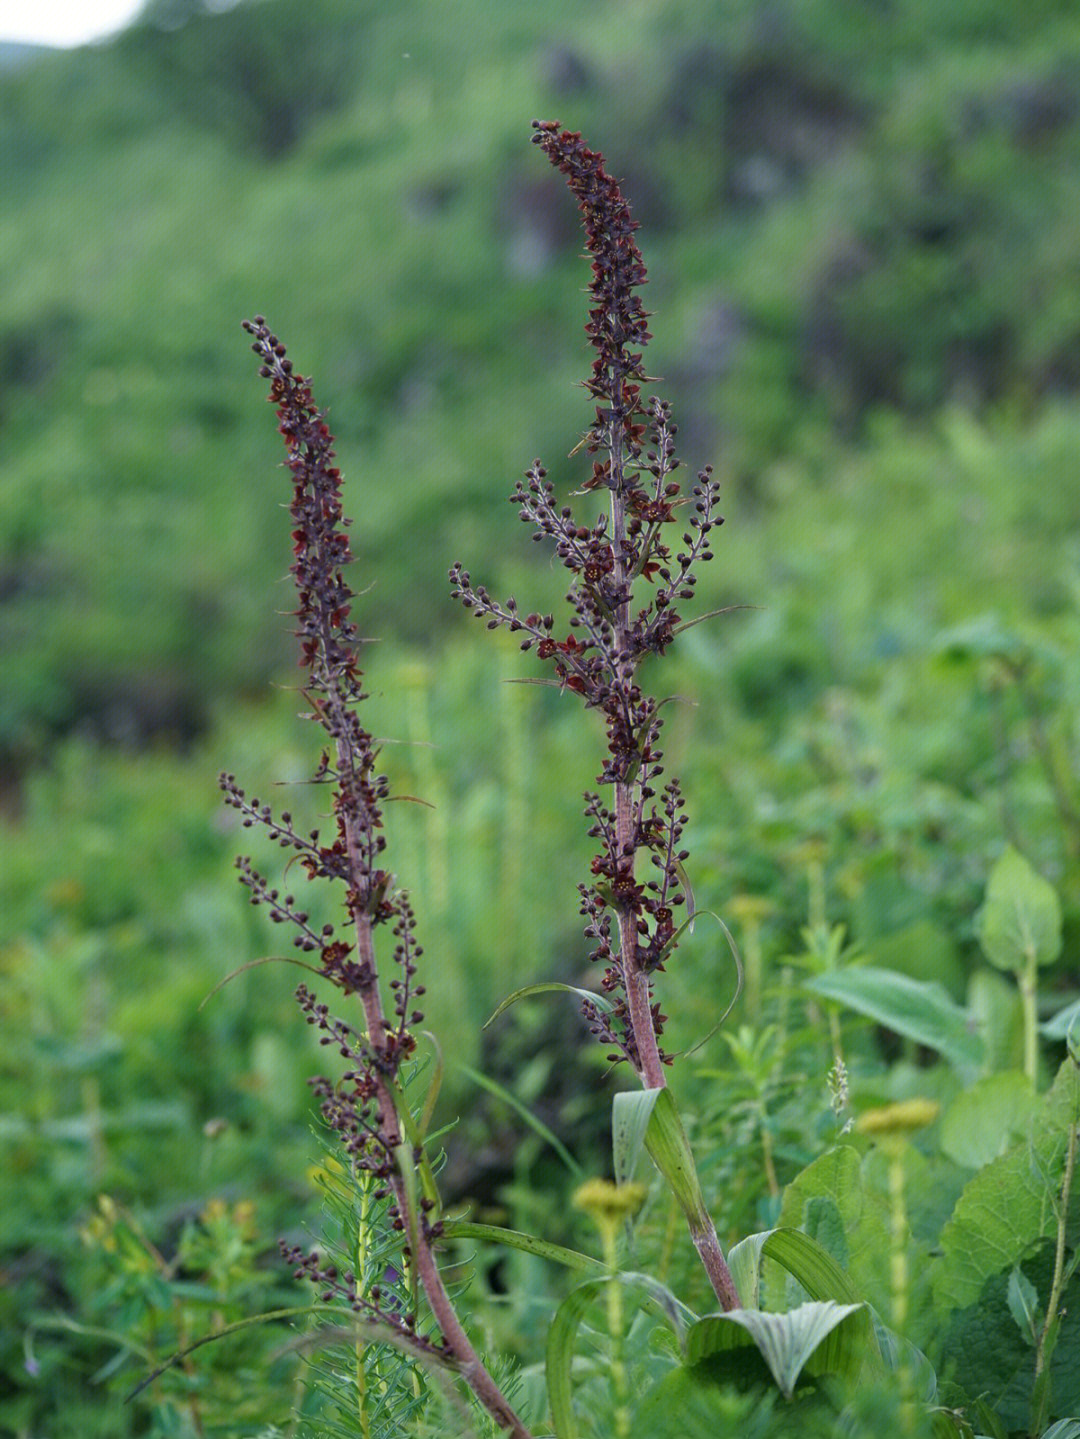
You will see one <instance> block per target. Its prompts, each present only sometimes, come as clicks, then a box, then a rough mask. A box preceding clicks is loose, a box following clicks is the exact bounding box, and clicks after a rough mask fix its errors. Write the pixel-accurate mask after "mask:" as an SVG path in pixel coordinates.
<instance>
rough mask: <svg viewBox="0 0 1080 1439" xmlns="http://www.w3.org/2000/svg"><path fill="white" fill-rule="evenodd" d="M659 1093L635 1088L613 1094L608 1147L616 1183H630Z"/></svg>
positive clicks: (658, 1091) (655, 1090) (659, 1091)
mask: <svg viewBox="0 0 1080 1439" xmlns="http://www.w3.org/2000/svg"><path fill="white" fill-rule="evenodd" d="M661 1093H662V1091H661V1090H659V1089H635V1090H627V1091H625V1092H624V1093H622V1094H617V1095H616V1096H615V1099H614V1102H613V1103H612V1106H611V1151H612V1157H613V1160H614V1167H615V1183H616V1184H629V1182H630V1180H631V1179H633V1177H634V1170H635V1169H636V1168H637V1162H638V1158H639V1157H640V1155H641V1147H642V1145H643V1144H644V1143H645V1132H646V1130H647V1129H648V1127H649V1121H650V1120H651V1119H652V1113H653V1110H654V1109H655V1107H656V1101H657V1098H658V1097H659V1095H660V1094H661Z"/></svg>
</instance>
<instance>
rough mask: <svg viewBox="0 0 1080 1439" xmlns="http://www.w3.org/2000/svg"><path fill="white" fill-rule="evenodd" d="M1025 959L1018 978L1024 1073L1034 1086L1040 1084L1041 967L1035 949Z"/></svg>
mask: <svg viewBox="0 0 1080 1439" xmlns="http://www.w3.org/2000/svg"><path fill="white" fill-rule="evenodd" d="M1024 959H1025V962H1024V968H1023V969H1022V970H1021V971H1020V974H1019V975H1018V976H1017V978H1018V980H1019V983H1020V1003H1021V1005H1022V1006H1023V1013H1024V1073H1025V1074H1026V1075H1027V1077H1028V1079H1030V1080H1031V1082H1032V1084H1033V1085H1034V1084H1036V1083H1037V1082H1038V1069H1039V1015H1038V1009H1037V1006H1036V993H1037V990H1038V983H1039V965H1038V957H1037V955H1036V953H1035V951H1034V949H1031V950H1029V951H1028V953H1027V954H1026V955H1025V956H1024Z"/></svg>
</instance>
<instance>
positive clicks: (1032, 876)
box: [976, 847, 1061, 972]
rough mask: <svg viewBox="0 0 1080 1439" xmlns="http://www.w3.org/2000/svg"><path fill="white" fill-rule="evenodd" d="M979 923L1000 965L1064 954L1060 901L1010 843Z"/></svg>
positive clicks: (1013, 966) (993, 874)
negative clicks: (1062, 948) (1062, 951)
mask: <svg viewBox="0 0 1080 1439" xmlns="http://www.w3.org/2000/svg"><path fill="white" fill-rule="evenodd" d="M976 928H977V930H978V934H979V943H980V944H981V945H982V947H983V953H984V954H985V955H986V957H987V959H988V960H989V961H990V963H991V964H993V965H996V966H997V968H998V969H1007V970H1012V971H1014V972H1019V971H1020V970H1022V969H1023V968H1024V966H1025V965H1026V964H1028V963H1029V962H1033V963H1034V964H1039V965H1042V964H1052V963H1053V962H1054V960H1055V959H1057V957H1058V955H1059V954H1060V953H1061V905H1060V904H1059V903H1058V897H1057V893H1056V892H1055V890H1054V887H1053V885H1052V884H1048V883H1047V881H1046V880H1045V879H1043V877H1042V875H1041V874H1038V873H1037V872H1036V871H1035V870H1034V869H1032V867H1031V865H1030V864H1029V863H1028V862H1027V860H1026V859H1025V858H1024V856H1023V855H1022V854H1020V853H1018V852H1017V851H1016V850H1015V849H1012V848H1011V847H1010V848H1009V849H1007V850H1006V851H1005V853H1004V854H1003V855H1002V856H1001V858H1000V859H999V860H998V862H997V864H995V865H994V868H993V869H992V870H991V871H990V879H989V881H988V883H987V886H986V903H985V904H984V905H983V907H982V909H981V910H980V911H979V915H978V920H977V923H976Z"/></svg>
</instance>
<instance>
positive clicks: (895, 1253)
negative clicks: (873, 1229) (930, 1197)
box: [888, 1147, 910, 1332]
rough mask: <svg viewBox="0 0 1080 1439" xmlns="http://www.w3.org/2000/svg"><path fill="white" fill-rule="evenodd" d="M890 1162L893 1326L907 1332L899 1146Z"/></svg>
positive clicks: (904, 1221)
mask: <svg viewBox="0 0 1080 1439" xmlns="http://www.w3.org/2000/svg"><path fill="white" fill-rule="evenodd" d="M888 1159H889V1219H890V1229H891V1231H892V1235H891V1237H892V1246H891V1250H890V1254H889V1278H890V1283H891V1288H892V1322H893V1327H894V1328H895V1329H897V1330H898V1331H901V1332H902V1331H903V1328H904V1325H905V1324H906V1323H907V1316H908V1294H909V1289H910V1284H909V1274H908V1252H907V1245H908V1217H907V1201H906V1198H905V1195H904V1157H903V1150H902V1149H901V1148H899V1147H897V1148H895V1149H892V1150H891V1152H890V1153H889V1156H888Z"/></svg>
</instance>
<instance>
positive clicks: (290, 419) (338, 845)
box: [220, 315, 530, 1439]
mask: <svg viewBox="0 0 1080 1439" xmlns="http://www.w3.org/2000/svg"><path fill="white" fill-rule="evenodd" d="M244 328H245V329H246V330H247V331H248V333H249V334H250V335H251V336H252V337H253V344H252V349H253V350H254V351H255V353H256V354H257V355H258V357H259V359H260V361H261V364H260V367H259V373H260V374H261V375H262V376H263V378H264V379H267V380H269V381H270V396H269V398H270V401H271V403H272V404H273V405H274V406H275V407H276V410H277V418H278V430H279V432H280V434H281V436H282V438H283V439H284V441H285V450H286V466H287V468H288V469H289V471H290V473H291V475H292V481H293V494H292V503H291V505H290V514H291V516H292V522H293V530H292V541H293V563H292V576H293V580H294V582H295V585H296V592H297V597H298V604H297V608H296V610H295V612H294V613H295V616H296V621H297V626H296V633H297V636H298V638H299V640H300V664H301V666H302V667H303V668H304V669H305V670H306V672H307V674H306V679H305V683H304V685H303V694H304V697H305V700H306V702H307V705H308V712H307V716H306V717H307V718H309V719H312V720H314V721H315V722H316V723H317V724H318V725H319V727H320V728H321V729H322V731H323V734H324V736H325V747H324V748H323V750H322V754H321V756H320V759H319V762H318V766H317V768H316V770H315V774H314V776H313V780H314V782H315V783H316V784H321V785H328V786H330V787H331V789H332V794H333V802H332V804H333V819H334V834H333V837H332V838H331V839H330V841H329V843H323V841H322V840H321V838H320V834H319V831H318V830H312V831H311V832H310V833H308V834H302V833H301V832H300V831H299V830H298V829H297V827H296V826H295V825H294V823H293V819H292V816H291V815H290V814H289V813H288V812H287V811H286V812H283V813H282V814H281V815H280V816H279V817H276V818H275V816H274V814H273V812H272V810H271V808H270V806H269V805H264V804H261V803H260V802H259V800H258V799H254V798H252V799H249V798H248V796H247V795H246V794H245V792H244V790H243V789H241V788H240V786H239V785H238V784H237V782H236V779H235V777H234V776H233V775H231V774H223V775H222V776H221V779H220V784H221V788H222V791H223V793H224V796H225V802H226V804H228V805H230V806H231V807H232V808H233V809H235V810H237V811H238V812H239V814H240V815H241V816H242V823H243V825H244V826H245V827H247V828H251V827H252V826H255V825H258V826H259V827H261V828H262V829H263V830H265V831H266V833H267V834H268V835H269V836H270V838H271V839H272V840H274V841H275V842H276V843H277V844H278V845H280V846H281V848H283V849H285V850H289V851H292V855H293V858H294V859H299V862H300V864H301V866H302V868H303V870H304V871H305V873H306V875H307V877H308V878H309V879H322V880H328V881H332V882H334V883H337V884H339V885H341V886H343V888H344V896H343V898H344V910H345V915H346V918H347V920H348V923H349V925H350V927H351V931H352V933H351V936H350V938H349V939H348V940H346V939H345V938H342V937H339V935H338V933H337V931H336V929H335V926H334V925H332V924H326V925H323V926H321V927H319V928H316V926H315V924H313V923H312V920H311V917H310V915H309V914H308V912H307V910H306V909H304V908H303V907H302V906H301V905H300V904H299V902H298V901H297V900H296V898H295V897H294V896H293V895H291V894H282V893H281V891H280V890H278V889H276V888H273V887H272V886H271V885H270V883H269V881H268V880H267V879H266V878H265V877H264V876H263V875H262V874H260V873H259V871H258V870H256V869H255V867H254V866H253V864H252V862H251V861H250V859H248V858H247V857H246V856H241V857H240V859H239V860H238V861H237V866H238V868H239V871H240V879H241V881H242V882H243V883H244V885H245V886H246V887H247V888H248V890H249V891H250V894H251V901H252V903H253V904H261V905H266V906H267V908H268V910H269V915H270V918H271V920H272V921H274V922H276V923H283V924H289V925H291V926H292V927H293V928H294V930H295V934H294V944H295V945H296V946H297V947H298V948H299V949H300V950H301V952H302V953H304V954H317V956H318V960H319V965H318V968H317V969H316V968H315V967H314V966H309V967H310V968H313V969H314V972H315V973H316V974H318V975H320V976H321V977H322V978H324V979H327V980H329V981H330V982H331V983H333V984H334V985H336V986H337V988H338V989H340V990H341V991H343V993H344V994H345V995H347V996H348V995H355V996H357V997H358V998H359V1001H360V1004H361V1006H362V1010H363V1019H364V1024H363V1029H360V1028H359V1027H354V1026H353V1025H350V1024H347V1023H345V1021H343V1020H341V1019H337V1018H334V1017H332V1016H331V1014H330V1011H329V1007H328V1006H327V1005H326V1004H324V1003H322V1002H321V1001H320V1000H319V999H318V998H317V996H316V995H315V993H314V992H313V991H312V990H311V989H310V988H309V987H308V986H307V985H306V984H302V985H301V986H300V988H299V989H298V991H297V999H298V1002H299V1004H300V1008H301V1010H302V1011H303V1012H304V1014H305V1016H306V1018H307V1021H308V1023H309V1024H311V1025H313V1026H314V1027H315V1028H316V1029H317V1030H318V1031H319V1032H320V1037H321V1042H322V1043H323V1044H325V1045H336V1047H337V1049H338V1052H339V1054H340V1056H341V1057H342V1058H343V1059H344V1060H345V1061H346V1066H347V1067H346V1069H345V1071H344V1073H343V1074H342V1075H341V1076H340V1078H339V1079H338V1080H337V1081H331V1080H329V1079H325V1078H322V1077H319V1078H316V1079H314V1080H313V1081H312V1085H313V1089H314V1092H315V1095H316V1097H317V1098H318V1099H319V1101H320V1103H321V1106H322V1114H323V1118H324V1119H325V1121H326V1123H327V1125H328V1127H329V1128H330V1129H331V1130H333V1131H334V1132H336V1134H337V1135H338V1138H339V1139H340V1141H341V1143H342V1146H343V1149H344V1152H345V1154H346V1155H347V1156H348V1160H349V1163H350V1165H351V1167H352V1169H353V1172H354V1173H356V1174H357V1175H358V1176H362V1177H363V1178H364V1180H365V1182H368V1183H371V1184H373V1185H374V1186H375V1187H374V1189H373V1195H374V1198H375V1200H376V1201H377V1202H378V1203H381V1204H383V1205H385V1215H386V1220H387V1222H388V1224H389V1226H390V1228H391V1229H392V1230H394V1231H396V1232H397V1233H398V1234H399V1235H401V1236H402V1237H403V1240H404V1242H403V1243H402V1245H401V1246H400V1248H399V1251H398V1252H399V1253H400V1254H401V1255H402V1256H403V1257H404V1261H405V1262H406V1263H407V1264H408V1265H409V1266H410V1267H411V1269H412V1270H413V1271H414V1274H415V1278H416V1279H417V1280H418V1281H419V1288H421V1289H422V1290H423V1293H424V1295H425V1296H426V1299H427V1304H428V1309H429V1311H430V1314H429V1315H428V1316H426V1317H425V1320H424V1328H423V1331H421V1330H420V1329H418V1328H417V1322H418V1321H417V1316H416V1315H415V1314H412V1313H408V1314H406V1313H403V1312H398V1311H397V1310H396V1309H394V1308H392V1307H390V1306H389V1305H388V1303H387V1302H385V1301H384V1297H383V1295H382V1294H381V1293H380V1290H379V1288H378V1287H377V1286H373V1287H371V1288H369V1289H368V1290H367V1291H366V1292H365V1291H364V1290H363V1289H362V1288H361V1287H360V1286H359V1285H358V1283H357V1281H356V1278H355V1276H354V1275H351V1274H345V1275H343V1276H339V1275H338V1273H337V1271H336V1270H335V1269H334V1268H333V1267H332V1266H329V1267H328V1266H326V1265H325V1264H323V1262H322V1261H321V1260H320V1259H319V1257H318V1256H317V1255H305V1254H304V1253H303V1252H302V1251H300V1250H297V1249H294V1248H290V1247H288V1246H285V1253H286V1257H287V1258H288V1259H289V1261H290V1263H292V1264H293V1265H294V1267H295V1269H296V1272H297V1275H298V1277H304V1276H306V1277H307V1278H309V1279H312V1280H314V1281H315V1282H316V1283H317V1284H320V1285H321V1286H323V1288H324V1290H325V1295H326V1297H327V1298H328V1299H333V1298H335V1297H336V1298H337V1299H338V1300H339V1301H341V1302H343V1303H344V1304H345V1305H347V1306H348V1308H349V1309H350V1310H352V1311H353V1312H354V1313H356V1314H358V1315H362V1316H364V1317H366V1318H367V1319H369V1320H371V1321H374V1322H375V1323H377V1324H379V1325H381V1326H382V1327H383V1329H384V1330H389V1331H391V1332H392V1335H393V1337H394V1339H395V1341H396V1342H398V1343H399V1344H401V1345H402V1346H403V1347H405V1348H406V1349H409V1350H410V1351H411V1352H413V1353H416V1354H420V1355H424V1356H427V1357H433V1358H437V1359H439V1360H440V1361H441V1362H443V1363H444V1364H446V1365H447V1366H449V1367H450V1368H452V1369H454V1370H455V1371H458V1372H460V1373H462V1374H463V1375H464V1376H465V1377H466V1382H467V1383H468V1384H469V1386H470V1388H471V1389H472V1391H473V1393H474V1394H475V1395H476V1397H477V1399H478V1400H479V1401H480V1403H481V1404H483V1406H484V1407H485V1409H486V1410H487V1411H488V1413H489V1414H490V1415H491V1416H492V1418H493V1419H495V1421H496V1422H497V1423H498V1424H499V1426H500V1427H501V1428H502V1429H504V1430H505V1431H507V1432H508V1433H509V1434H511V1435H512V1436H514V1439H530V1435H529V1432H528V1430H527V1429H526V1428H525V1426H524V1425H523V1424H522V1422H521V1420H520V1419H519V1418H518V1416H517V1414H516V1413H515V1412H514V1410H513V1408H512V1406H511V1405H510V1404H509V1402H508V1401H507V1399H506V1397H505V1395H503V1393H502V1392H501V1390H500V1389H499V1387H498V1385H497V1384H496V1383H495V1381H494V1379H493V1378H492V1377H491V1375H490V1373H489V1372H488V1371H487V1369H486V1368H485V1367H484V1365H483V1363H482V1362H481V1360H480V1358H479V1356H478V1355H477V1353H476V1351H475V1349H474V1347H473V1345H472V1343H471V1341H470V1339H469V1337H468V1335H467V1334H466V1333H465V1330H464V1329H463V1327H462V1325H461V1321H460V1319H459V1318H458V1316H457V1313H456V1311H455V1309H454V1306H453V1303H452V1301H451V1300H450V1297H449V1295H448V1293H447V1291H446V1287H445V1285H444V1283H443V1280H442V1277H441V1275H440V1272H439V1269H438V1266H437V1264H436V1260H435V1255H434V1245H435V1244H436V1242H437V1241H438V1240H439V1239H440V1238H441V1236H442V1233H443V1227H442V1223H441V1221H440V1220H439V1218H438V1214H437V1212H436V1211H437V1208H438V1199H437V1194H436V1192H434V1185H433V1180H431V1179H430V1166H429V1165H427V1161H426V1159H425V1156H424V1153H423V1149H422V1147H421V1145H420V1143H419V1142H414V1141H413V1140H412V1138H410V1137H409V1136H411V1135H412V1134H413V1132H414V1131H412V1130H411V1129H410V1122H411V1120H410V1116H409V1114H408V1113H407V1111H405V1110H404V1109H401V1110H399V1102H402V1101H400V1096H401V1094H402V1088H403V1086H402V1082H401V1068H402V1065H403V1064H404V1063H405V1061H406V1060H408V1058H409V1057H410V1055H412V1054H413V1052H414V1051H415V1048H416V1041H415V1038H414V1036H413V1033H412V1029H413V1026H415V1025H418V1024H420V1023H421V1022H422V1021H423V1018H424V1016H423V1014H422V1012H421V1011H420V1010H419V1009H417V1008H415V1005H416V1003H417V1001H418V1000H419V999H420V998H421V997H422V996H423V993H424V987H423V985H420V984H417V983H416V973H417V961H418V960H419V958H420V956H421V954H422V953H423V951H422V949H421V947H420V946H419V945H418V944H417V943H416V936H415V929H416V921H415V918H414V915H413V911H412V908H411V906H410V904H409V900H408V896H407V895H406V893H405V892H404V891H401V890H396V889H395V888H394V876H393V875H392V874H390V873H389V871H388V870H386V869H385V868H383V867H382V864H381V860H382V855H383V852H384V850H385V847H386V839H385V835H384V833H383V805H384V804H385V802H386V800H387V798H388V785H387V781H386V779H385V778H384V777H383V776H381V775H379V774H378V772H377V770H376V746H375V742H374V739H373V737H372V735H371V734H370V732H369V731H368V730H367V729H366V728H365V727H364V725H363V723H362V721H361V719H360V717H359V714H358V712H357V710H358V706H359V704H360V702H361V701H362V700H363V699H365V698H366V696H365V694H364V692H363V688H362V684H361V680H362V674H361V670H360V667H359V664H358V660H357V655H358V652H359V646H360V644H361V643H362V641H361V638H360V635H359V632H358V630H357V628H356V626H355V624H354V623H353V621H352V619H351V618H350V605H351V601H352V599H353V592H352V590H351V589H350V588H349V586H348V584H347V583H346V580H345V578H344V567H345V566H346V565H347V564H348V563H349V561H350V560H351V559H352V553H351V550H350V547H349V542H348V537H347V534H346V529H347V526H348V520H347V519H346V518H345V516H344V514H343V512H342V506H341V474H340V472H339V470H338V468H337V466H336V465H335V464H334V463H333V461H334V448H333V445H334V441H333V436H332V435H331V433H330V430H329V428H328V427H327V424H326V420H325V418H324V416H323V414H322V412H321V411H320V410H319V409H318V407H317V405H316V404H315V400H314V397H313V395H312V392H311V387H310V384H309V382H308V381H307V380H306V379H304V378H303V377H302V376H300V375H297V374H295V373H294V371H293V367H292V364H291V362H290V360H289V359H288V357H287V355H286V352H285V346H284V345H283V344H282V343H281V341H280V340H279V339H278V338H277V336H276V335H275V334H273V332H272V331H271V330H270V329H269V328H268V326H267V324H266V322H265V320H264V319H263V318H262V316H261V315H257V316H256V317H255V319H254V320H251V321H245V322H244ZM381 925H389V926H390V928H391V931H392V934H393V940H394V943H393V949H392V956H391V957H392V961H393V964H394V967H395V971H396V977H395V978H394V979H392V980H390V982H389V986H388V988H389V1012H387V1009H386V1008H384V1001H383V994H382V991H381V988H380V978H379V972H378V967H377V963H376V953H375V938H374V936H375V931H376V929H377V927H379V926H381ZM410 1167H411V1168H412V1170H413V1171H415V1172H416V1173H419V1174H421V1175H422V1176H424V1177H425V1178H426V1179H427V1180H428V1181H429V1182H428V1183H427V1184H426V1185H424V1184H422V1185H421V1187H422V1188H424V1193H423V1195H422V1197H421V1196H419V1195H417V1194H416V1193H415V1192H414V1186H413V1185H412V1184H410V1183H409V1182H407V1181H406V1177H405V1176H406V1173H407V1171H408V1169H409V1168H410Z"/></svg>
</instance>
